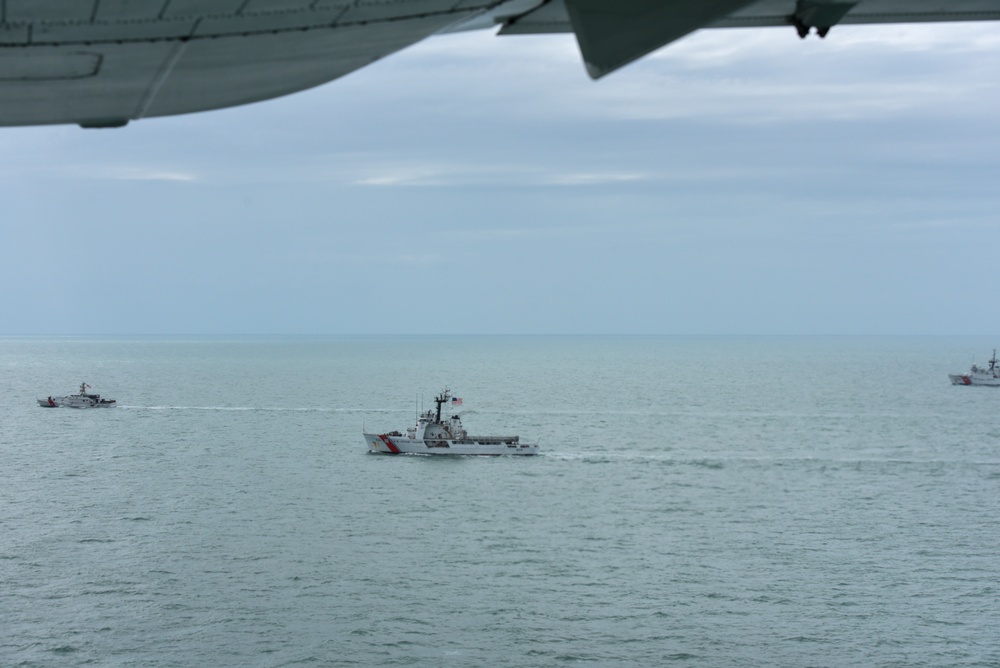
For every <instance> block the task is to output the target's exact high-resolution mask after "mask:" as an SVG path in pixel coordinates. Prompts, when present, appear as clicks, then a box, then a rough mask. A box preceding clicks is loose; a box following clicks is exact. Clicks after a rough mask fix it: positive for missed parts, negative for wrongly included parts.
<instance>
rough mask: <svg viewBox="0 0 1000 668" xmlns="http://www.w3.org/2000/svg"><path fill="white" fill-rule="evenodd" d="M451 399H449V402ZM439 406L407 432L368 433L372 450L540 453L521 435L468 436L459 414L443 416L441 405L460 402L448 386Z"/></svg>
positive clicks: (436, 399) (435, 399)
mask: <svg viewBox="0 0 1000 668" xmlns="http://www.w3.org/2000/svg"><path fill="white" fill-rule="evenodd" d="M449 401H450V403H449ZM434 403H435V404H437V410H436V411H433V410H428V411H426V412H425V413H424V414H423V415H420V416H419V417H418V418H417V423H416V424H415V425H414V426H412V427H410V428H409V429H407V430H406V433H405V434H402V433H400V432H398V431H391V432H388V433H385V434H369V433H365V434H364V437H365V443H366V445H367V446H368V449H369V451H371V452H379V453H386V454H394V455H398V454H420V455H537V454H538V444H537V443H534V444H531V443H522V442H521V437H520V436H469V434H468V432H467V431H465V428H464V427H463V426H462V419H461V418H460V417H459V416H458V415H453V416H452V417H450V418H448V419H446V420H443V419H441V406H442V405H444V404H449V405H460V404H461V399H458V398H457V397H456V398H454V399H453V398H452V397H451V395H450V393H449V391H448V390H445V391H444V392H442V393H441V394H439V395H438V396H437V397H435V398H434Z"/></svg>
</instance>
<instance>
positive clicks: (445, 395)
mask: <svg viewBox="0 0 1000 668" xmlns="http://www.w3.org/2000/svg"><path fill="white" fill-rule="evenodd" d="M446 401H448V390H445V391H444V392H442V393H441V394H439V395H437V396H436V397H435V398H434V403H436V404H437V421H438V422H439V423H440V422H441V404H443V403H445V402H446Z"/></svg>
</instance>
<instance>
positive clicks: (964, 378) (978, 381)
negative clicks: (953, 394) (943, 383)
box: [948, 373, 1000, 387]
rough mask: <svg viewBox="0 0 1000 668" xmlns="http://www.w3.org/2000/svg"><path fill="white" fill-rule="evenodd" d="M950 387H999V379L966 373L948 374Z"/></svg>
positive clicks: (986, 375)
mask: <svg viewBox="0 0 1000 668" xmlns="http://www.w3.org/2000/svg"><path fill="white" fill-rule="evenodd" d="M948 378H949V379H951V384H952V385H985V386H987V387H1000V378H997V377H995V376H991V375H988V374H979V373H967V374H951V373H950V374H948Z"/></svg>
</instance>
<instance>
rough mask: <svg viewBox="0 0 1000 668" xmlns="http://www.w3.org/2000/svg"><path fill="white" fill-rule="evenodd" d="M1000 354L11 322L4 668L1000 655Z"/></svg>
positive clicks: (5, 363) (771, 341) (735, 662)
mask: <svg viewBox="0 0 1000 668" xmlns="http://www.w3.org/2000/svg"><path fill="white" fill-rule="evenodd" d="M996 345H997V343H996V342H993V341H990V340H986V339H981V338H806V337H802V338H798V337H774V338H769V337H763V338H738V337H734V338H558V337H548V338H488V337H478V338H476V337H469V338H465V337H455V338H434V337H424V338H368V339H364V338H353V339H352V338H331V339H289V338H286V339H245V338H231V339H218V338H216V339H207V338H192V339H148V338H147V339H113V338H100V339H93V338H12V337H7V338H0V374H2V376H0V377H2V379H3V381H4V392H3V393H2V394H0V480H2V484H0V666H46V667H48V666H82V665H100V666H106V665H107V666H162V667H166V666H289V665H316V666H352V665H356V666H396V665H406V666H553V665H577V664H581V665H599V666H629V665H632V666H652V665H667V664H677V665H692V666H790V667H791V666H794V667H801V666H1000V389H992V388H968V387H953V386H951V385H950V384H949V383H948V379H947V374H948V373H949V372H952V373H954V372H956V371H963V370H966V369H967V368H968V366H969V365H970V364H971V362H972V361H973V356H974V357H975V361H977V362H980V363H982V362H983V361H984V360H985V359H986V358H987V357H988V356H989V353H990V351H991V350H992V348H993V347H994V346H996ZM83 380H85V381H87V382H88V383H90V384H91V385H92V386H93V390H92V391H95V392H100V393H101V394H103V395H105V396H107V397H114V398H117V399H118V402H119V406H118V407H117V408H115V409H110V410H89V411H74V410H70V409H54V410H51V409H42V408H39V407H38V406H37V405H36V403H35V398H36V397H45V396H47V395H49V394H65V393H70V392H73V391H75V389H76V387H77V386H78V385H79V383H80V381H83ZM445 387H450V388H451V389H452V390H453V391H454V392H455V393H456V394H457V395H458V396H461V397H463V399H464V406H463V410H462V413H463V420H464V422H465V424H466V426H467V428H469V430H470V432H472V433H484V434H492V433H516V434H519V435H520V436H521V438H522V439H524V440H528V441H535V440H537V441H539V442H540V443H541V447H542V453H543V454H542V455H540V456H538V457H525V458H518V457H497V458H476V457H460V458H447V457H445V458H435V457H426V456H387V455H372V454H368V453H367V452H366V448H365V444H364V442H363V440H362V438H361V430H362V426H363V425H364V426H366V427H367V428H375V429H378V430H380V431H388V430H392V429H403V428H405V427H406V426H408V425H409V424H410V423H411V422H412V421H413V420H414V413H415V411H416V410H417V409H418V408H419V406H420V404H421V396H422V398H423V399H422V400H423V405H424V407H429V406H430V405H431V404H430V400H431V398H432V397H433V395H434V394H435V393H436V392H439V391H440V390H442V389H444V388H445Z"/></svg>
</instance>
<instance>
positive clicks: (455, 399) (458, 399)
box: [451, 397, 462, 406]
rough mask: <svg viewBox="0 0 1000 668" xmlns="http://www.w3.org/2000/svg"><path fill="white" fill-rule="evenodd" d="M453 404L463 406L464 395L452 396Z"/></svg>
mask: <svg viewBox="0 0 1000 668" xmlns="http://www.w3.org/2000/svg"><path fill="white" fill-rule="evenodd" d="M451 405H452V406H461V405H462V397H452V398H451Z"/></svg>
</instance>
